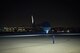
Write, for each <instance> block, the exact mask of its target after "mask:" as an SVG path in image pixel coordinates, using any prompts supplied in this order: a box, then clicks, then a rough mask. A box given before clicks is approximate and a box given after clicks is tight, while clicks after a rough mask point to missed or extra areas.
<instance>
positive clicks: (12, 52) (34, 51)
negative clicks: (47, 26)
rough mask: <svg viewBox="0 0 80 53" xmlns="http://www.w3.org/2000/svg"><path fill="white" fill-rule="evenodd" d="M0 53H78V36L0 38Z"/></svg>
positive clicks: (79, 44) (79, 51) (79, 49)
mask: <svg viewBox="0 0 80 53" xmlns="http://www.w3.org/2000/svg"><path fill="white" fill-rule="evenodd" d="M0 53H80V36H76V35H75V36H72V35H71V36H55V43H54V44H53V43H52V37H48V36H47V37H43V36H41V37H37V36H34V37H3V38H2V37H0Z"/></svg>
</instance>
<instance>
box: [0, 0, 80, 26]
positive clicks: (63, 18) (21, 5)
mask: <svg viewBox="0 0 80 53" xmlns="http://www.w3.org/2000/svg"><path fill="white" fill-rule="evenodd" d="M79 5H80V4H79V2H78V1H69V0H67V1H20V0H19V1H12V0H11V1H2V2H1V16H0V25H1V26H30V25H31V18H30V16H31V15H33V16H34V19H35V23H36V24H40V23H43V22H45V21H48V22H49V23H50V24H51V26H53V27H56V26H57V27H59V26H61V27H80V24H79V22H80V19H79V18H80V15H79V13H80V12H79V10H80V8H79Z"/></svg>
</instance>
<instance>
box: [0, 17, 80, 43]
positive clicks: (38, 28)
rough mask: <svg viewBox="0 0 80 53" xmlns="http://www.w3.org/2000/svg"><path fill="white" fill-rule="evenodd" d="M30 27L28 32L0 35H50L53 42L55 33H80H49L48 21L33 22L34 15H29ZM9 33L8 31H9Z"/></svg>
mask: <svg viewBox="0 0 80 53" xmlns="http://www.w3.org/2000/svg"><path fill="white" fill-rule="evenodd" d="M31 21H32V28H31V29H30V30H31V31H30V32H29V33H27V32H24V33H12V35H11V36H10V35H7V36H0V37H23V36H52V40H53V44H54V43H55V35H80V33H69V32H68V33H61V32H60V33H55V32H53V33H50V31H51V29H52V28H51V26H50V24H49V22H44V23H41V24H35V21H34V17H33V16H31ZM9 34H10V33H9Z"/></svg>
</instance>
